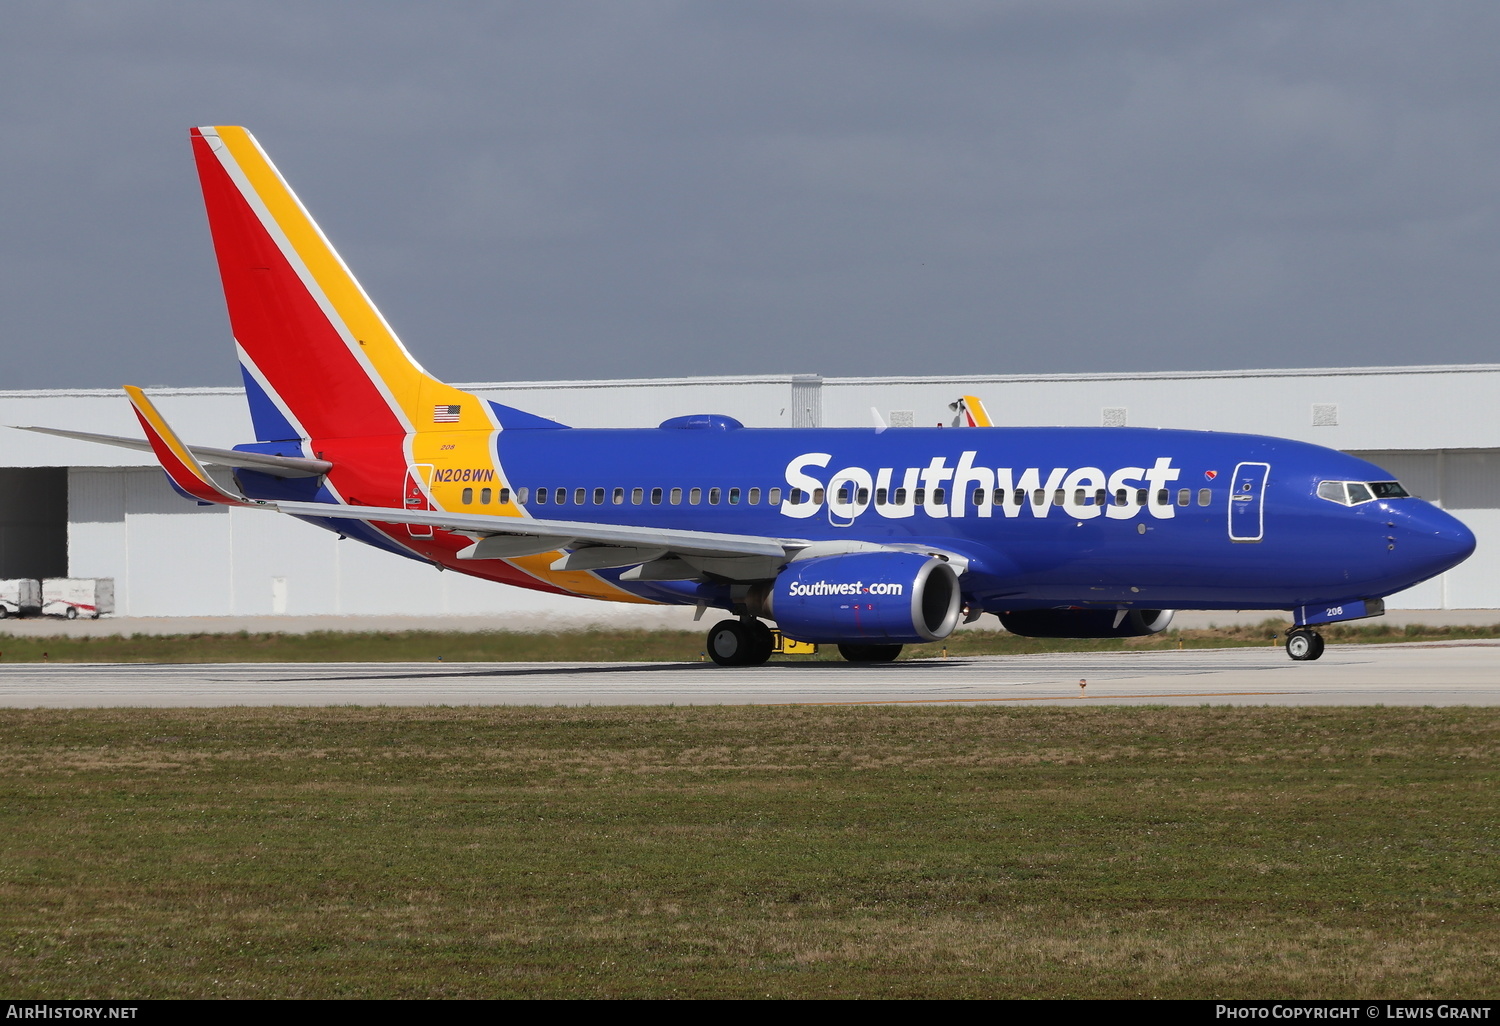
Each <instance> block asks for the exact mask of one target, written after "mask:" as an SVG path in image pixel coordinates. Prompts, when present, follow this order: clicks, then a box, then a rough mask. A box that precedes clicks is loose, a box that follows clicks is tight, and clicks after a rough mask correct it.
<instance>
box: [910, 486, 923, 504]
mask: <svg viewBox="0 0 1500 1026" xmlns="http://www.w3.org/2000/svg"><path fill="white" fill-rule="evenodd" d="M911 501H912V502H914V503H916V504H917V505H918V506H925V505H927V489H926V488H913V489H912V491H911Z"/></svg>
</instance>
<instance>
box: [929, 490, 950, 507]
mask: <svg viewBox="0 0 1500 1026" xmlns="http://www.w3.org/2000/svg"><path fill="white" fill-rule="evenodd" d="M947 501H948V489H946V488H934V489H933V490H932V502H933V504H934V505H937V506H941V505H942V504H943V503H945V502H947Z"/></svg>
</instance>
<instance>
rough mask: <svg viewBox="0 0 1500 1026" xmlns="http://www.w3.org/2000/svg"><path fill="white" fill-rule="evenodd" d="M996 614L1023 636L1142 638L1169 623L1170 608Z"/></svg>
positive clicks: (1024, 611)
mask: <svg viewBox="0 0 1500 1026" xmlns="http://www.w3.org/2000/svg"><path fill="white" fill-rule="evenodd" d="M1121 614H1124V615H1121ZM999 616H1000V623H1001V625H1002V626H1003V627H1004V628H1005V629H1006V630H1008V631H1010V632H1011V633H1012V634H1019V635H1021V636H1022V637H1026V638H1142V637H1145V636H1146V635H1148V634H1156V633H1158V632H1160V631H1164V630H1166V629H1167V625H1168V624H1170V623H1171V622H1172V610H1170V609H1025V610H1021V611H1020V612H1014V613H1001V614H999Z"/></svg>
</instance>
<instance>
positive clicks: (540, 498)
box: [536, 488, 547, 506]
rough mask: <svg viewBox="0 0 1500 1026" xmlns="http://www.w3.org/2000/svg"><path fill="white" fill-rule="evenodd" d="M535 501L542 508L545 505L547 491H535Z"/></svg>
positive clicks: (542, 489)
mask: <svg viewBox="0 0 1500 1026" xmlns="http://www.w3.org/2000/svg"><path fill="white" fill-rule="evenodd" d="M536 501H537V502H538V503H540V504H542V505H544V506H545V505H546V504H547V489H545V488H538V489H537V490H536Z"/></svg>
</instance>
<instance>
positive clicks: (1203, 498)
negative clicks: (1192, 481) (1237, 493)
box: [1198, 488, 1214, 506]
mask: <svg viewBox="0 0 1500 1026" xmlns="http://www.w3.org/2000/svg"><path fill="white" fill-rule="evenodd" d="M1213 497H1214V493H1213V492H1211V491H1209V490H1208V489H1207V488H1199V489H1198V505H1200V506H1207V505H1208V504H1209V503H1210V502H1212V501H1213Z"/></svg>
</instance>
